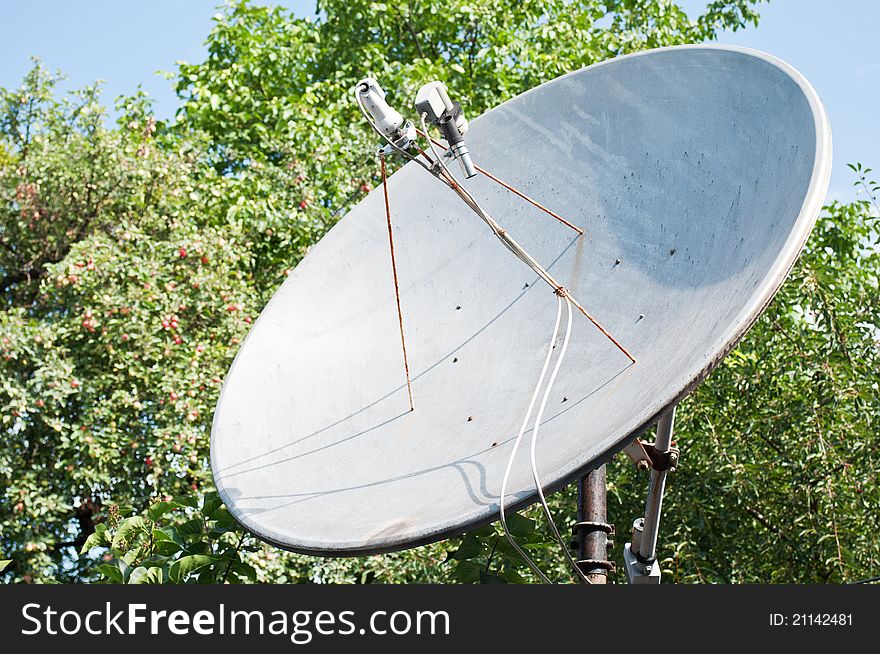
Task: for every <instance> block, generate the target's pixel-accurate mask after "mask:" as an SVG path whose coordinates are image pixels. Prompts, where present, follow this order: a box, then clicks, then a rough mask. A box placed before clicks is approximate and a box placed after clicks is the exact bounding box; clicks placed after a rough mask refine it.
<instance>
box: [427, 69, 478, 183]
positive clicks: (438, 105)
mask: <svg viewBox="0 0 880 654" xmlns="http://www.w3.org/2000/svg"><path fill="white" fill-rule="evenodd" d="M416 111H417V112H418V114H419V115H420V116H424V117H425V119H426V120H428V121H429V122H431V123H433V124H434V125H436V126H437V128H438V129H439V130H440V132H441V133H442V134H443V138H445V139H446V142H447V143H448V144H449V152H450V153H451V155H452V157H453V158H454V159H457V160H458V163H459V164H460V165H461V170H462V172H463V173H464V176H465V177H467V178H468V179H470V178H471V177H473V176H475V175H476V174H477V171H476V170H475V169H474V164H473V162H472V161H471V156H470V154H469V153H468V148H467V145H465V142H464V135H465V134H466V133H467V130H468V123H467V119H465V117H464V112H463V111H462V109H461V105H460V104H458V103H457V102H453V101H452V99H451V98H450V97H449V92H448V91H447V90H446V86H445V85H444V84H443V82H437V81H435V82H428V83H427V84H425V85H424V86H423V87H422V88H420V89H419V92H418V93H417V94H416Z"/></svg>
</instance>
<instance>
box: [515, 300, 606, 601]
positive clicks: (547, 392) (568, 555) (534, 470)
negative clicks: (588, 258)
mask: <svg viewBox="0 0 880 654" xmlns="http://www.w3.org/2000/svg"><path fill="white" fill-rule="evenodd" d="M562 299H563V298H561V297H560V298H559V301H560V304H561V303H562ZM565 305H566V306H567V307H568V318H567V320H568V322H567V324H566V327H565V338H564V339H563V341H562V348H561V349H560V350H559V356H557V357H556V365H554V366H553V372H552V373H551V374H550V379H549V381H548V382H547V387H546V388H545V389H544V396H543V397H542V398H541V405H540V406H539V407H538V414H537V415H536V416H535V424H534V426H533V427H532V443H531V453H530V459H531V463H532V478H533V479H534V480H535V488H537V489H538V497H539V498H540V500H541V507H542V508H543V509H544V514H545V515H546V516H547V522H549V523H550V528H551V529H552V530H553V535H554V536H555V537H556V540H557V541H558V542H559V545H560V546H561V547H562V551H563V553H564V554H565V558H567V559H568V562H569V564H570V565H571V567H572V569H573V570H574V571H575V573H576V574H577V575H578V576H579V577H580V578H581V580H582V581H583V582H584V583H587V584H590V583H593V582H591V581H590V579H589V578H588V577H587V575H585V574H584V573H583V571H582V570H581V569H580V568H579V567H578V565H577V562H575V560H574V558H573V557H572V556H571V552H569V551H568V545H567V544H566V542H565V540H564V539H563V538H562V535H561V534H560V533H559V529H558V528H557V527H556V522H555V521H554V520H553V515H552V514H551V513H550V506H549V505H548V504H547V499H546V498H545V497H544V489H543V485H542V484H541V478H540V476H539V475H538V463H537V457H536V455H535V450H536V446H537V443H538V430H539V429H540V427H541V419H542V418H543V417H544V409H546V408H547V400H548V399H549V398H550V391H551V390H553V384H554V383H555V382H556V376H557V375H558V374H559V369H560V368H561V367H562V361H563V360H564V359H565V352H566V350H568V343H569V340H570V339H571V324H572V319H571V300H569V299H568V298H567V297H566V298H565Z"/></svg>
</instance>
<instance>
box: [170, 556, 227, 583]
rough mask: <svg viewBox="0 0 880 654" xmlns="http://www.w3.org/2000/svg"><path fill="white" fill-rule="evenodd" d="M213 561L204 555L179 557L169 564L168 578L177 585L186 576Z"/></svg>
mask: <svg viewBox="0 0 880 654" xmlns="http://www.w3.org/2000/svg"><path fill="white" fill-rule="evenodd" d="M215 560H216V558H215V557H213V556H208V555H205V554H194V555H191V556H184V557H181V558H180V559H178V560H177V561H175V562H174V563H172V564H171V568H170V570H169V571H168V577H169V578H170V579H171V581H173V582H174V583H175V584H179V583H181V582H182V581H184V580H185V579H186V577H187V575H189V574H191V573H193V572H195V571H196V570H199V569H200V568H204V567H205V566H206V565H211V564H212V563H214V561H215Z"/></svg>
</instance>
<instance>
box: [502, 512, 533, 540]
mask: <svg viewBox="0 0 880 654" xmlns="http://www.w3.org/2000/svg"><path fill="white" fill-rule="evenodd" d="M507 529H508V530H509V531H510V533H511V535H512V536H519V537H523V536H528V535H530V534H531V533H533V532H534V531H535V521H534V520H532V519H531V518H526V517H524V516H521V515H520V514H519V513H512V514H511V515H509V516H507Z"/></svg>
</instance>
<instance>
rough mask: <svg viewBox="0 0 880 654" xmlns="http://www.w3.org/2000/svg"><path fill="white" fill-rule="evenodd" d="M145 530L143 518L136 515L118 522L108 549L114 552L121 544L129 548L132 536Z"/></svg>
mask: <svg viewBox="0 0 880 654" xmlns="http://www.w3.org/2000/svg"><path fill="white" fill-rule="evenodd" d="M145 528H146V523H145V522H144V519H143V517H141V516H139V515H136V516H132V517H131V518H126V519H125V520H123V521H122V522H120V523H119V526H118V527H117V528H116V533H115V534H114V535H113V541H112V543H111V544H110V547H112V548H113V549H114V550H118V549H119V547H120V546H121V544H122V543H123V542H125V543H127V544H128V545H129V546H130V545H131V543H132V541H133V539H134V536H135V535H137V533H138V532H142V531H144V530H145Z"/></svg>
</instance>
